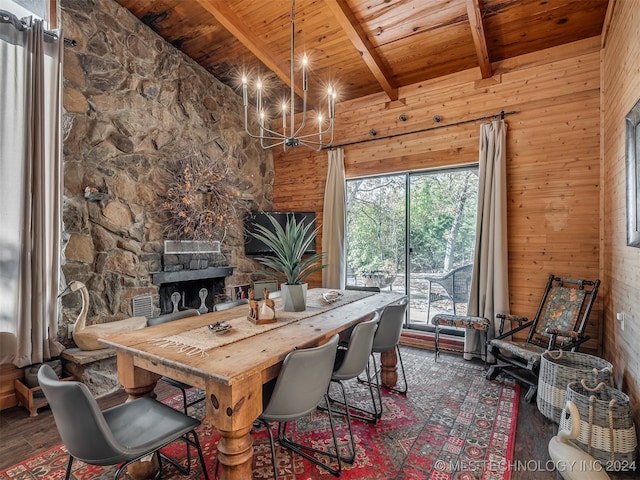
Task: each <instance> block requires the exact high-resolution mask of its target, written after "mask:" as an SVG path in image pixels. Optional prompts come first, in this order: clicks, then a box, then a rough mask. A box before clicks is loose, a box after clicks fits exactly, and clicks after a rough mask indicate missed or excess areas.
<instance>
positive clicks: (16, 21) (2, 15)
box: [0, 10, 78, 47]
mask: <svg viewBox="0 0 640 480" xmlns="http://www.w3.org/2000/svg"><path fill="white" fill-rule="evenodd" d="M29 18H31V17H29ZM0 22H4V23H10V24H12V25H13V26H14V27H16V28H17V29H19V30H21V29H24V28H29V27H30V25H29V24H28V23H27V22H26V21H25V20H23V19H20V18H18V17H16V16H15V15H14V14H13V13H11V12H7V11H6V10H0ZM44 34H45V36H47V37H50V38H53V39H55V40H57V39H58V33H57V32H56V31H55V30H44ZM63 40H64V43H65V44H67V45H70V46H72V47H75V46H77V45H78V42H76V41H75V40H73V39H71V38H67V37H64V38H63Z"/></svg>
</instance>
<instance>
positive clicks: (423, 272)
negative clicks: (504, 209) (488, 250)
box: [407, 168, 478, 329]
mask: <svg viewBox="0 0 640 480" xmlns="http://www.w3.org/2000/svg"><path fill="white" fill-rule="evenodd" d="M408 197H409V208H408V219H407V220H408V223H409V245H410V249H409V259H410V260H409V262H408V265H409V272H408V279H409V281H408V282H407V285H408V289H407V292H408V294H409V316H408V319H407V323H408V326H409V327H413V328H419V329H429V326H430V320H431V318H433V316H434V315H435V314H437V313H457V314H463V315H464V314H465V313H466V310H467V303H468V299H469V287H470V282H471V269H472V264H473V256H474V249H475V229H476V208H477V203H478V175H477V169H476V168H472V169H471V168H460V169H455V170H439V171H434V172H425V173H417V174H411V175H410V176H409V189H408Z"/></svg>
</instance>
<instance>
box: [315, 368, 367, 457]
mask: <svg viewBox="0 0 640 480" xmlns="http://www.w3.org/2000/svg"><path fill="white" fill-rule="evenodd" d="M331 381H332V382H333V383H337V384H338V385H339V386H340V390H341V391H342V398H343V400H339V399H337V398H333V397H332V396H331V393H330V392H329V390H327V398H328V399H329V403H328V404H327V407H323V406H321V405H318V410H323V411H325V412H326V411H328V410H329V409H331V413H335V414H337V415H345V416H346V417H347V425H348V428H349V438H350V439H351V453H349V456H348V457H340V459H341V460H342V461H343V462H347V463H353V462H354V461H355V459H356V443H355V440H354V438H353V429H352V427H351V418H352V417H353V418H361V419H362V420H365V421H367V422H369V423H375V422H376V421H377V418H376V417H373V418H366V417H364V416H362V417H360V416H358V415H357V414H352V413H351V409H353V410H357V411H362V409H360V408H357V407H352V406H349V401H348V399H347V394H346V392H345V389H344V384H343V383H342V382H341V381H340V380H331ZM329 387H331V385H329ZM369 388H371V387H369ZM371 395H372V396H373V393H372V394H371ZM332 404H338V405H341V406H342V407H343V408H344V410H336V409H334V408H332V407H331V405H332Z"/></svg>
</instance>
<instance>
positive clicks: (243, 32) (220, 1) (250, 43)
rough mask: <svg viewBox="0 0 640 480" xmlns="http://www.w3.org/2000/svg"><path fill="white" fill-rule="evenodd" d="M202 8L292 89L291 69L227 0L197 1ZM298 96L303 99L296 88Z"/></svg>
mask: <svg viewBox="0 0 640 480" xmlns="http://www.w3.org/2000/svg"><path fill="white" fill-rule="evenodd" d="M197 1H198V3H199V4H200V5H202V7H203V8H204V9H205V10H206V11H207V12H209V13H210V14H211V15H213V16H214V17H215V18H216V20H217V21H218V22H220V23H221V24H222V26H223V27H224V28H226V29H227V30H228V31H229V33H231V35H233V36H234V37H236V38H237V39H238V41H239V42H240V43H242V44H243V45H244V46H245V47H246V48H247V49H249V51H250V52H251V53H253V54H254V55H255V56H256V57H258V60H260V61H261V62H262V63H264V65H265V66H266V67H267V68H268V69H269V70H271V71H272V72H273V73H275V74H276V75H277V76H278V77H279V78H280V80H282V81H283V82H284V83H285V84H286V85H287V86H288V87H289V88H291V81H292V79H291V77H290V71H289V70H290V67H289V65H288V64H283V63H281V62H280V61H279V59H278V58H276V57H275V56H274V55H273V54H272V53H271V50H270V49H269V47H268V46H267V44H265V43H264V42H262V41H261V40H260V39H259V38H258V37H256V36H255V35H254V34H253V33H251V31H250V30H249V28H247V26H246V24H245V23H243V22H242V20H241V19H240V18H239V17H238V16H237V15H236V14H235V13H234V12H233V10H232V9H231V8H229V6H228V5H227V2H226V1H225V0H197ZM294 90H295V92H296V94H297V95H298V96H299V97H300V98H302V96H303V93H304V92H303V91H302V87H299V86H295V85H294Z"/></svg>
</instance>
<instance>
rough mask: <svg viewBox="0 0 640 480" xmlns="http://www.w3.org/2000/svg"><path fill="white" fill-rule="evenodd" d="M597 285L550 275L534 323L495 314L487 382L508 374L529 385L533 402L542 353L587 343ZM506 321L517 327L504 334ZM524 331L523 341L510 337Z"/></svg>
mask: <svg viewBox="0 0 640 480" xmlns="http://www.w3.org/2000/svg"><path fill="white" fill-rule="evenodd" d="M599 286H600V280H595V281H590V280H577V279H573V278H560V277H555V276H554V275H549V280H548V281H547V286H546V287H545V289H544V293H543V295H542V300H541V301H540V306H539V307H538V311H537V312H536V315H535V317H534V318H533V320H530V321H529V319H528V318H526V317H520V316H517V315H504V314H498V315H496V317H497V318H499V319H500V329H499V331H498V334H499V335H498V336H497V337H496V338H494V339H492V340H489V344H488V350H489V353H490V354H492V355H493V356H494V357H496V359H497V360H498V362H499V363H498V364H496V365H493V366H491V367H490V368H489V370H488V371H487V375H486V378H487V380H493V379H495V378H496V376H497V375H498V374H499V373H504V374H507V375H509V376H511V377H513V378H515V379H516V380H519V381H520V382H522V383H525V384H527V385H529V390H528V391H527V394H526V395H525V400H526V401H528V402H531V401H533V399H534V398H535V396H536V391H537V389H538V375H539V370H540V360H541V357H542V354H543V353H544V352H545V351H547V350H570V351H572V352H575V351H576V350H577V349H578V347H579V346H580V345H582V344H583V343H584V342H586V341H587V340H589V338H590V337H589V336H588V335H586V334H585V330H586V327H587V321H588V319H589V314H590V313H591V308H592V307H593V302H594V300H595V298H596V294H597V293H598V287H599ZM505 320H509V321H510V322H516V323H517V324H518V326H517V327H515V328H513V329H511V330H509V331H508V332H504V333H503V330H504V324H505ZM524 331H528V333H527V336H526V338H525V339H524V340H521V339H517V338H516V339H513V338H511V337H512V335H514V334H516V333H518V332H524ZM500 362H502V363H500Z"/></svg>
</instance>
